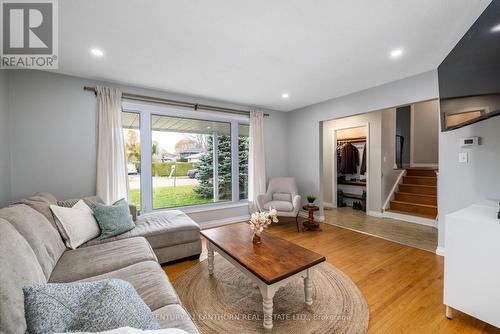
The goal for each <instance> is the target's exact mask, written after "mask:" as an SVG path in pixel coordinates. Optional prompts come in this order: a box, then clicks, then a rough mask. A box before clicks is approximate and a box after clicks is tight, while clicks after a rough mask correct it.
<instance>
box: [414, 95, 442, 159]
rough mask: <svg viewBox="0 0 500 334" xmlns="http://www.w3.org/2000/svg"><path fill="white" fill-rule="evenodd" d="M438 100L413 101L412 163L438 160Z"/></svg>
mask: <svg viewBox="0 0 500 334" xmlns="http://www.w3.org/2000/svg"><path fill="white" fill-rule="evenodd" d="M438 105H439V101H438V100H431V101H425V102H420V103H415V104H414V105H413V109H412V138H411V144H412V147H413V164H414V165H415V166H417V167H418V166H422V165H433V164H437V163H438V161H439V131H440V127H439V106H438Z"/></svg>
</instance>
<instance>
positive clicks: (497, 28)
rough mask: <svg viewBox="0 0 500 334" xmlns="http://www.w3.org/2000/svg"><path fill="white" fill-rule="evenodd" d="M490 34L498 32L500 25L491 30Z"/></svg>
mask: <svg viewBox="0 0 500 334" xmlns="http://www.w3.org/2000/svg"><path fill="white" fill-rule="evenodd" d="M490 31H491V32H500V23H499V24H497V25H496V26H494V27H493V28H491V30H490Z"/></svg>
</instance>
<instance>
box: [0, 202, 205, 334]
mask: <svg viewBox="0 0 500 334" xmlns="http://www.w3.org/2000/svg"><path fill="white" fill-rule="evenodd" d="M33 199H35V200H33ZM30 200H32V201H31V202H30V201H26V200H24V201H20V202H19V203H24V204H15V205H12V206H10V207H7V208H2V209H0V282H1V283H0V284H1V285H0V332H1V333H24V332H25V331H26V322H25V319H24V298H23V292H22V287H23V286H24V285H26V284H28V283H47V282H49V283H52V282H53V283H55V282H58V283H64V282H75V281H95V280H101V279H106V278H118V279H123V280H125V281H128V282H130V283H131V284H132V285H133V286H134V287H135V289H136V290H137V292H138V293H139V295H140V296H141V298H142V299H143V300H144V302H145V303H146V304H147V305H148V306H149V307H150V309H151V310H152V312H153V313H154V315H155V316H156V317H157V319H158V320H159V322H160V325H161V327H162V328H170V327H173V328H180V329H183V330H185V331H187V332H188V333H199V332H198V330H197V328H196V326H195V325H194V323H193V322H192V321H191V319H190V317H189V315H188V314H187V312H186V311H185V310H184V309H183V307H182V305H181V304H180V301H179V298H178V296H177V294H176V292H175V290H174V289H173V287H172V285H171V284H170V282H169V280H168V277H167V276H166V274H165V272H164V271H163V269H162V268H161V266H160V264H159V263H158V258H159V257H161V259H162V262H166V261H171V260H175V259H177V258H178V257H177V256H178V254H181V255H184V254H186V252H184V251H177V253H176V250H175V249H176V248H175V246H176V244H177V245H178V244H182V242H184V244H188V245H189V244H191V243H193V244H194V243H195V241H193V240H192V239H193V238H192V235H193V234H194V233H195V232H193V231H196V230H197V231H198V234H197V240H198V242H199V226H198V225H197V224H196V223H194V222H193V221H191V220H190V219H189V218H188V217H187V216H185V215H184V214H182V213H181V212H178V211H177V212H174V213H169V214H165V216H164V217H161V216H162V215H161V214H159V213H155V214H152V215H151V216H150V217H149V218H148V217H145V218H143V217H140V218H138V220H137V227H136V229H137V231H135V232H134V230H136V229H134V230H132V231H130V232H127V233H125V234H124V235H121V236H118V237H117V238H114V239H113V240H108V241H106V242H99V243H97V242H93V241H91V242H88V244H86V245H85V246H82V247H79V248H77V249H75V250H69V249H67V248H66V246H65V244H64V242H63V240H62V238H61V236H60V234H59V232H58V231H57V229H56V227H55V225H54V224H55V223H54V221H50V218H51V217H50V216H49V215H48V213H49V211H45V210H46V209H47V206H48V205H50V204H54V202H55V198H53V196H50V195H48V194H38V195H37V196H36V197H33V198H31V199H30ZM176 222H180V223H179V224H178V225H177V224H176ZM196 226H198V227H197V228H196ZM176 234H177V237H176ZM155 247H156V248H155ZM181 249H185V248H181ZM187 249H188V250H189V251H188V252H187V253H190V252H193V253H194V254H192V255H196V252H198V254H199V249H200V248H198V246H194V245H193V246H188V247H187ZM169 251H172V253H169ZM182 257H184V256H182Z"/></svg>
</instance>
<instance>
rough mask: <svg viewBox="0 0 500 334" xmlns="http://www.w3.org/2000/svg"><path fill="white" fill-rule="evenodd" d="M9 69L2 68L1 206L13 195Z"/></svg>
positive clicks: (0, 130) (0, 135) (0, 115)
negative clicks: (11, 183) (11, 181)
mask: <svg viewBox="0 0 500 334" xmlns="http://www.w3.org/2000/svg"><path fill="white" fill-rule="evenodd" d="M8 93H9V86H8V71H6V70H0V207H2V206H5V205H6V204H7V202H8V201H9V200H10V197H11V186H10V145H9V99H8Z"/></svg>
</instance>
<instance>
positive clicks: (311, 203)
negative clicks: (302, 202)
mask: <svg viewBox="0 0 500 334" xmlns="http://www.w3.org/2000/svg"><path fill="white" fill-rule="evenodd" d="M315 201H316V196H314V195H307V205H309V206H314V202H315Z"/></svg>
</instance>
